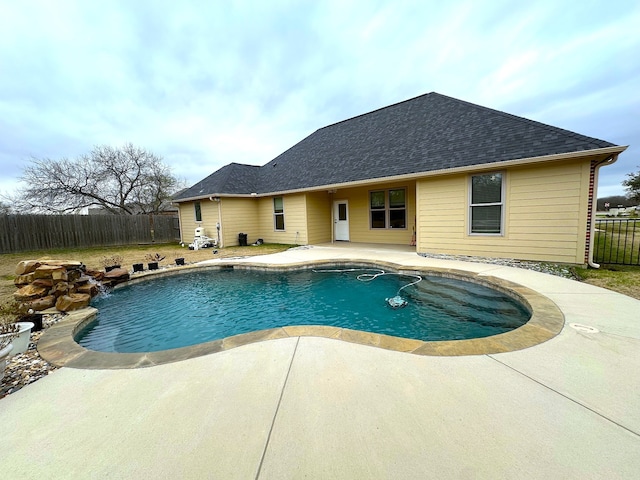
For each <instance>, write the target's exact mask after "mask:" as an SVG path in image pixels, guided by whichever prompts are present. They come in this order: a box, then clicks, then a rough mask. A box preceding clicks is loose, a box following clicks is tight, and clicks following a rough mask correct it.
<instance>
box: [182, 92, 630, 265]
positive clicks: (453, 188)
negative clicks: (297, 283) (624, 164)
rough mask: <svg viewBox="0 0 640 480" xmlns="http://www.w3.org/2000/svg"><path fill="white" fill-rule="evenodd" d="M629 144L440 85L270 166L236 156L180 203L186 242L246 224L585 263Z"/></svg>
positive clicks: (328, 238)
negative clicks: (445, 91)
mask: <svg viewBox="0 0 640 480" xmlns="http://www.w3.org/2000/svg"><path fill="white" fill-rule="evenodd" d="M625 149H626V147H625V146H618V145H614V144H612V143H609V142H606V141H603V140H598V139H595V138H590V137H587V136H584V135H580V134H577V133H574V132H570V131H567V130H563V129H560V128H556V127H552V126H549V125H545V124H542V123H539V122H535V121H532V120H528V119H525V118H522V117H517V116H514V115H510V114H508V113H504V112H500V111H497V110H492V109H489V108H485V107H482V106H479V105H474V104H471V103H468V102H464V101H461V100H457V99H454V98H451V97H447V96H444V95H441V94H438V93H428V94H425V95H421V96H419V97H416V98H412V99H410V100H406V101H403V102H400V103H396V104H394V105H390V106H387V107H384V108H380V109H378V110H374V111H372V112H369V113H365V114H363V115H359V116H357V117H353V118H350V119H348V120H344V121H341V122H338V123H335V124H332V125H328V126H326V127H324V128H321V129H319V130H317V131H316V132H314V133H313V134H311V135H309V136H308V137H307V138H305V139H304V140H302V141H301V142H299V143H298V144H296V145H294V146H293V147H291V148H290V149H289V150H287V151H285V152H284V153H282V154H280V155H279V156H277V157H276V158H274V159H273V160H271V161H270V162H269V163H267V164H266V165H263V166H253V165H240V164H237V163H231V164H229V165H226V166H224V167H222V168H221V169H219V170H217V171H216V172H214V173H212V174H211V175H209V176H208V177H207V178H204V179H203V180H201V181H199V182H198V183H196V184H195V185H193V186H192V187H191V188H189V189H187V190H185V191H183V192H181V193H180V194H179V195H178V196H177V197H176V198H175V199H174V202H176V203H177V204H178V205H179V215H180V228H181V235H182V239H183V241H185V242H190V241H191V240H192V239H193V235H194V230H195V228H197V227H203V228H204V229H205V231H206V235H208V236H210V237H213V238H216V237H217V238H218V239H219V242H220V244H221V245H222V246H230V245H237V244H238V234H239V233H240V232H242V233H246V234H247V235H248V239H249V242H253V241H255V240H256V239H258V238H262V239H264V241H265V242H273V243H284V244H297V245H307V244H318V243H325V242H340V241H349V242H366V243H383V244H402V245H410V244H411V245H413V244H415V247H416V251H417V252H418V253H423V252H425V253H446V254H460V255H477V256H485V257H506V258H516V259H522V260H537V261H550V262H562V263H570V264H586V263H588V262H589V261H590V238H592V235H591V232H592V228H593V226H592V220H593V217H594V216H595V204H594V198H596V196H595V190H596V186H597V176H598V169H599V168H600V167H601V166H603V165H609V164H611V163H613V162H615V161H616V160H617V157H618V155H619V154H620V153H621V152H623V151H624V150H625ZM414 232H415V237H414Z"/></svg>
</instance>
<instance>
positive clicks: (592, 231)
mask: <svg viewBox="0 0 640 480" xmlns="http://www.w3.org/2000/svg"><path fill="white" fill-rule="evenodd" d="M616 160H618V154H617V153H616V154H615V155H611V156H610V157H608V158H606V159H604V160H602V161H600V162H597V163H596V164H595V166H594V171H593V197H592V200H591V218H590V225H589V232H590V235H589V254H588V256H587V265H589V266H590V267H591V268H600V264H599V263H595V262H594V261H593V240H594V238H595V233H596V211H597V210H598V171H599V170H600V167H604V166H605V165H611V164H613V163H615V162H616Z"/></svg>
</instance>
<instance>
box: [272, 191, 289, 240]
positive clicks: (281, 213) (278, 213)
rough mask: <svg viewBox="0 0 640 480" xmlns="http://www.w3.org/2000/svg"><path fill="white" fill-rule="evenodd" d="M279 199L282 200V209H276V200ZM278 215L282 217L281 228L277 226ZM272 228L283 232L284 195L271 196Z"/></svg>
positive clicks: (284, 226) (284, 228) (284, 227)
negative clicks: (279, 210)
mask: <svg viewBox="0 0 640 480" xmlns="http://www.w3.org/2000/svg"><path fill="white" fill-rule="evenodd" d="M278 198H279V199H280V200H281V201H282V211H281V212H278V211H276V200H277V199H278ZM278 217H282V228H278ZM273 230H274V231H275V232H285V231H286V224H285V222H284V197H273Z"/></svg>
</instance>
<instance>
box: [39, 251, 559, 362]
mask: <svg viewBox="0 0 640 480" xmlns="http://www.w3.org/2000/svg"><path fill="white" fill-rule="evenodd" d="M245 260H246V258H245V259H243V261H242V262H238V261H222V262H220V263H216V264H202V263H199V264H192V265H185V266H180V267H173V268H170V269H164V270H157V271H153V272H144V273H141V274H138V275H134V276H132V278H131V280H130V281H129V282H127V284H123V285H122V286H124V285H131V284H135V283H139V282H142V281H147V280H149V279H152V278H155V277H156V276H158V275H172V274H180V273H184V272H185V271H189V270H196V269H197V270H202V269H206V270H220V269H225V268H234V269H253V270H262V271H276V272H277V271H291V270H300V269H312V268H316V267H319V266H329V265H331V266H334V267H335V266H341V265H342V266H345V265H353V264H358V265H363V266H371V267H378V266H379V267H382V268H385V269H388V270H391V271H396V272H402V273H429V274H433V275H436V276H443V277H450V278H458V279H463V280H466V281H471V282H474V283H479V284H483V285H487V286H490V287H492V288H495V289H498V290H500V291H502V292H504V293H507V294H509V295H512V296H514V297H516V298H517V299H518V300H520V301H521V302H522V303H523V304H524V305H525V306H527V307H528V308H529V309H530V311H531V318H530V319H529V321H528V322H527V323H526V324H524V325H523V326H521V327H519V328H517V329H514V330H512V331H510V332H506V333H501V334H498V335H493V336H490V337H484V338H476V339H469V340H442V341H422V340H415V339H406V338H400V337H394V336H390V335H384V334H378V333H371V332H364V331H359V330H351V329H347V328H341V327H332V326H287V327H279V328H273V329H268V330H258V331H254V332H249V333H244V334H240V335H234V336H231V337H226V338H223V339H219V340H213V341H211V342H205V343H201V344H197V345H193V346H188V347H181V348H175V349H171V350H162V351H158V352H145V353H110V352H97V351H93V350H89V349H86V348H84V347H82V346H80V345H79V344H78V343H76V342H75V340H74V336H75V334H76V333H77V332H78V331H79V330H80V329H81V328H83V327H84V326H85V325H86V324H87V323H88V322H90V321H92V320H93V319H94V318H95V315H96V314H97V310H96V309H95V308H93V307H87V308H84V309H80V310H76V311H72V312H69V313H67V314H66V315H65V318H64V319H63V320H61V321H60V322H58V323H56V324H54V325H52V326H51V327H49V328H48V329H47V330H46V331H45V332H44V334H43V335H42V337H41V338H40V341H39V342H38V353H39V354H40V356H41V357H42V358H43V359H44V360H46V361H47V362H49V363H51V364H52V365H55V366H58V367H71V368H79V369H131V368H142V367H151V366H155V365H162V364H166V363H172V362H177V361H181V360H186V359H189V358H195V357H200V356H203V355H209V354H212V353H217V352H221V351H225V350H229V349H232V348H236V347H240V346H243V345H248V344H251V343H256V342H262V341H267V340H274V339H279V338H288V337H305V336H312V337H324V338H330V339H335V340H341V341H344V342H349V343H356V344H360V345H368V346H372V347H377V348H382V349H386V350H393V351H397V352H404V353H409V354H414V355H426V356H461V355H487V354H496V353H506V352H512V351H517V350H522V349H525V348H529V347H533V346H535V345H539V344H541V343H543V342H546V341H548V340H550V339H552V338H553V337H555V336H556V335H558V334H559V333H560V331H561V330H562V328H563V326H564V320H565V319H564V314H563V313H562V311H561V310H560V308H558V306H557V305H556V304H555V303H554V302H553V301H552V300H551V299H549V298H548V297H546V296H545V295H542V294H541V293H539V292H536V291H535V290H532V289H531V288H528V287H525V286H523V285H520V284H518V283H515V282H511V281H508V280H505V279H502V278H498V277H494V276H491V275H483V274H480V273H475V272H471V271H467V270H460V269H449V268H440V267H427V266H424V265H416V264H413V265H404V264H403V265H400V264H396V263H392V262H386V261H373V260H370V259H355V258H350V259H333V260H331V259H323V260H310V261H304V262H291V263H286V264H274V263H263V262H259V261H258V262H253V261H245Z"/></svg>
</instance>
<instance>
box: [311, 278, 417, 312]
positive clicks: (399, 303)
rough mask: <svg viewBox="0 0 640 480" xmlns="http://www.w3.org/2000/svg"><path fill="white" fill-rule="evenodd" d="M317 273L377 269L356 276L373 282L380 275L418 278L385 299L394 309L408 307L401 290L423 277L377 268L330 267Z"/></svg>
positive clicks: (362, 280) (364, 280) (363, 280)
mask: <svg viewBox="0 0 640 480" xmlns="http://www.w3.org/2000/svg"><path fill="white" fill-rule="evenodd" d="M313 271H314V272H316V273H348V272H371V271H375V272H378V273H361V274H360V275H358V276H357V277H356V279H358V280H360V281H361V282H371V281H372V280H375V279H376V278H378V277H381V276H383V275H397V276H402V277H413V278H415V279H416V280H415V281H413V282H411V283H407V284H406V285H404V286H402V287H400V289H398V292H397V293H396V295H395V297H390V298H385V299H384V301H385V302H387V305H389V306H390V307H391V308H393V309H394V310H395V309H397V308H403V307H406V306H407V305H408V302H407V300H406V299H405V298H403V297H401V296H400V292H401V291H402V290H404V289H405V288H407V287H410V286H412V285H415V284H416V283H420V282H421V281H422V277H421V276H420V275H417V274H415V273H395V272H385V271H384V270H379V269H376V268H343V269H329V270H316V269H314V270H313Z"/></svg>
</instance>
